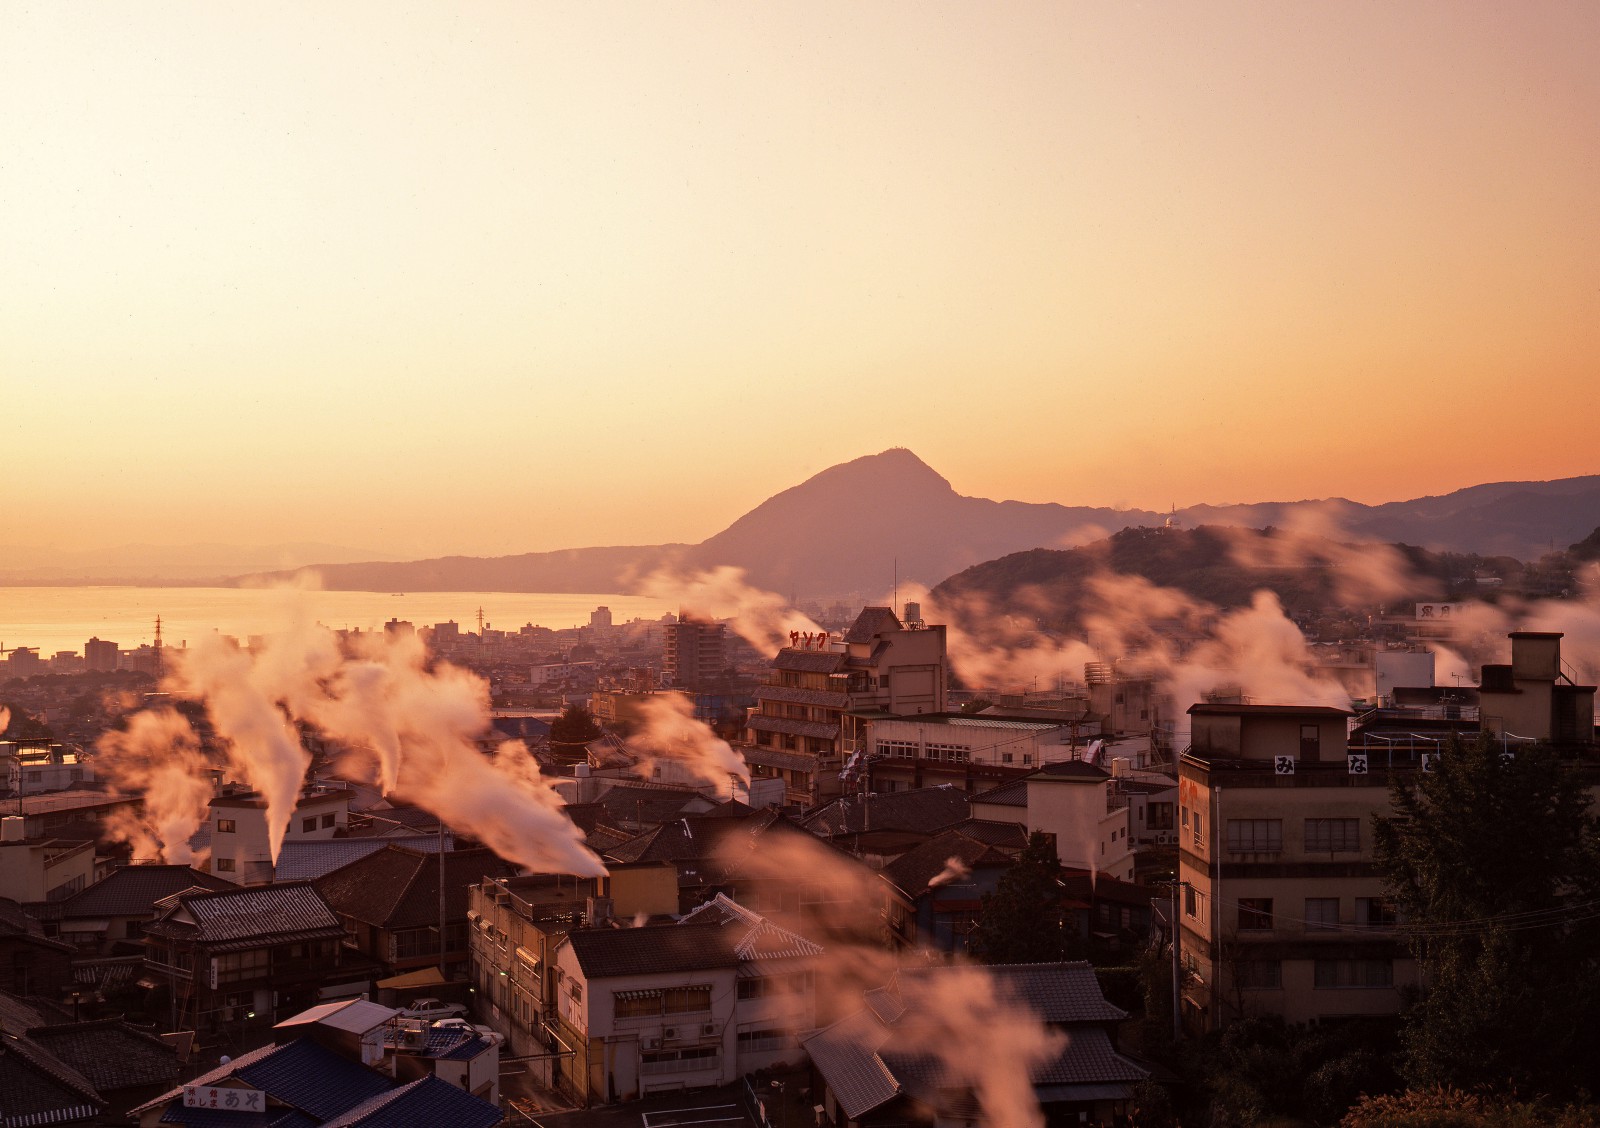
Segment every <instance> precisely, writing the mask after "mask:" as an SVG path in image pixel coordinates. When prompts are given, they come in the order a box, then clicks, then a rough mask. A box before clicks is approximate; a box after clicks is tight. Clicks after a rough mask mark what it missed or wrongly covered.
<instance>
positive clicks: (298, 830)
mask: <svg viewBox="0 0 1600 1128" xmlns="http://www.w3.org/2000/svg"><path fill="white" fill-rule="evenodd" d="M349 822H350V792H349V791H348V790H347V789H345V788H343V787H332V786H325V785H321V784H313V785H312V786H310V787H307V788H306V789H305V790H304V791H303V792H302V793H301V795H300V801H299V803H298V804H297V805H296V806H295V809H294V814H293V815H292V816H291V817H290V819H289V825H288V828H287V829H286V831H285V832H284V839H283V840H284V841H285V842H310V841H318V840H322V839H329V838H333V837H335V836H337V835H339V834H342V833H344V832H345V831H346V829H347V828H348V826H349ZM203 832H209V834H210V837H211V862H210V866H211V872H212V873H213V874H215V875H216V876H217V877H220V878H222V879H223V880H224V881H231V882H234V883H235V884H237V885H256V884H259V883H261V882H266V881H271V880H272V879H273V865H272V850H271V844H270V843H271V840H270V836H269V831H268V826H267V799H266V796H264V795H262V794H261V793H260V792H259V791H250V790H247V789H245V788H242V787H237V786H231V785H230V786H228V787H225V788H223V791H222V794H220V795H218V796H216V797H215V798H214V799H212V800H211V803H210V813H209V815H208V816H207V819H206V825H205V827H204V831H203Z"/></svg>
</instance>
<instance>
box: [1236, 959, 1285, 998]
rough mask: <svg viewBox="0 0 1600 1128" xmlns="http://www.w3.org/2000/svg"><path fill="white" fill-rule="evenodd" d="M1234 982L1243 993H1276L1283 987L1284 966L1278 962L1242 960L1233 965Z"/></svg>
mask: <svg viewBox="0 0 1600 1128" xmlns="http://www.w3.org/2000/svg"><path fill="white" fill-rule="evenodd" d="M1233 982H1234V985H1235V986H1237V987H1238V988H1239V990H1241V991H1276V990H1278V989H1279V988H1280V987H1282V986H1283V964H1282V963H1281V962H1280V961H1278V960H1240V961H1239V962H1238V963H1236V964H1234V965H1233Z"/></svg>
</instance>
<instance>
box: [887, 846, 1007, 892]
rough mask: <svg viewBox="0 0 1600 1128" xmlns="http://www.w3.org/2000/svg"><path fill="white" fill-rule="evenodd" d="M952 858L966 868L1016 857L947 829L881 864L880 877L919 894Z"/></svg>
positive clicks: (1002, 863) (1000, 865) (895, 885)
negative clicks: (886, 863) (883, 864)
mask: <svg viewBox="0 0 1600 1128" xmlns="http://www.w3.org/2000/svg"><path fill="white" fill-rule="evenodd" d="M952 858H954V859H956V860H957V861H959V862H960V863H961V864H962V865H964V866H966V867H967V869H969V870H970V869H975V868H977V867H979V866H999V867H1002V868H1006V867H1009V866H1010V865H1011V863H1012V862H1013V861H1015V860H1016V855H1015V854H1014V853H1007V852H1006V851H1004V850H1000V849H998V848H996V847H994V846H991V845H990V844H989V843H987V842H981V841H979V840H978V839H976V838H968V837H967V836H966V835H964V834H962V833H960V832H959V831H954V830H947V831H945V832H944V833H943V834H938V835H935V836H934V837H932V838H930V839H928V841H926V842H924V843H923V844H922V845H920V846H918V847H916V848H915V849H912V850H908V851H906V852H905V853H904V854H901V855H900V856H899V857H898V858H896V859H895V860H894V861H892V862H890V863H889V864H888V865H886V866H884V867H883V877H884V880H886V881H888V882H889V883H890V884H891V885H893V886H894V887H895V888H896V889H898V890H900V892H902V893H904V894H905V895H906V896H907V897H913V898H915V897H920V896H921V895H922V894H923V893H926V892H927V890H928V883H929V882H930V881H932V880H933V879H934V878H936V877H938V876H939V875H940V874H941V873H943V872H944V871H945V868H946V867H947V866H948V865H949V864H950V859H952Z"/></svg>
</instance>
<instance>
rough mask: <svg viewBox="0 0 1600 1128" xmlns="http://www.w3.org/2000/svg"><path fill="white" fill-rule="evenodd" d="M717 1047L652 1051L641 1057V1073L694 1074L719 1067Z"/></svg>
mask: <svg viewBox="0 0 1600 1128" xmlns="http://www.w3.org/2000/svg"><path fill="white" fill-rule="evenodd" d="M717 1058H718V1055H717V1048H716V1047H715V1046H685V1047H684V1048H683V1049H681V1050H652V1051H648V1052H646V1053H642V1054H640V1055H639V1072H641V1073H645V1074H661V1073H693V1072H696V1071H698V1070H702V1069H715V1068H716V1067H717Z"/></svg>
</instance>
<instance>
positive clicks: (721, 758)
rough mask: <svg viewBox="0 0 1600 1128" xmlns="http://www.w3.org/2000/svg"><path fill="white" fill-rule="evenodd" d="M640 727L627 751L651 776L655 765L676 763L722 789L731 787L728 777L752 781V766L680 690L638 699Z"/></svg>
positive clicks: (690, 773)
mask: <svg viewBox="0 0 1600 1128" xmlns="http://www.w3.org/2000/svg"><path fill="white" fill-rule="evenodd" d="M638 716H639V724H640V728H639V731H638V732H636V733H635V734H634V735H633V736H631V737H629V738H628V751H629V752H631V753H633V754H634V755H635V756H637V757H638V758H639V759H638V763H637V764H636V766H635V770H637V771H638V772H639V773H640V774H641V775H643V776H645V778H647V779H648V778H649V777H650V776H651V774H652V773H653V771H654V769H655V767H656V765H658V764H662V763H670V764H673V765H676V766H677V767H678V768H679V769H680V770H681V771H682V772H684V773H685V774H686V775H688V776H690V777H692V778H694V779H696V780H699V781H701V782H703V783H709V784H713V785H715V786H716V787H717V789H718V791H719V793H721V794H726V793H727V792H728V791H729V790H730V787H729V777H730V776H737V777H738V778H740V779H742V780H743V781H744V782H745V783H749V782H750V768H749V765H747V764H746V763H745V762H744V757H743V756H741V755H739V754H738V753H737V752H735V751H734V750H733V748H732V746H731V745H729V744H728V742H727V741H726V740H723V739H722V738H721V737H719V736H718V735H717V734H716V733H714V732H712V731H711V727H710V726H709V725H707V724H706V723H705V722H704V721H701V720H698V719H697V718H696V717H695V716H694V706H693V705H692V704H690V702H689V699H688V698H687V697H685V696H683V695H682V694H678V693H658V694H654V695H652V696H650V697H647V698H645V699H644V700H643V701H641V702H639V707H638Z"/></svg>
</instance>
